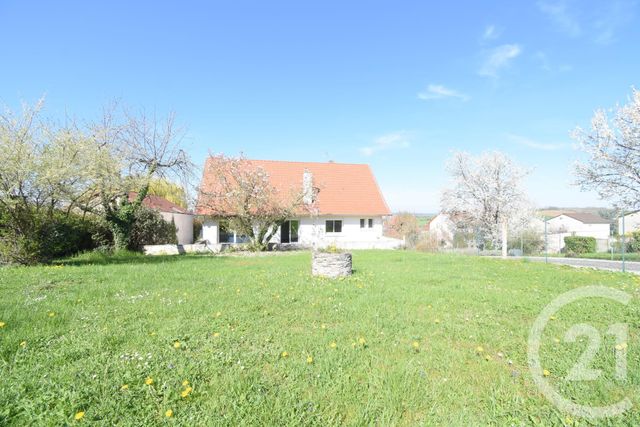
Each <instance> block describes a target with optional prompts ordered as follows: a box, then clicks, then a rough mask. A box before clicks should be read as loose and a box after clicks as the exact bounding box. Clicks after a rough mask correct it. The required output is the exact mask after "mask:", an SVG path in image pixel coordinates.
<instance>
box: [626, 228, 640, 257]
mask: <svg viewBox="0 0 640 427" xmlns="http://www.w3.org/2000/svg"><path fill="white" fill-rule="evenodd" d="M630 234H631V237H630V239H629V242H628V243H627V252H640V230H639V231H632V232H631V233H630Z"/></svg>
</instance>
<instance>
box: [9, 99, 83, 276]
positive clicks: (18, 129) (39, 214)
mask: <svg viewBox="0 0 640 427" xmlns="http://www.w3.org/2000/svg"><path fill="white" fill-rule="evenodd" d="M42 106H43V101H42V100H41V101H39V102H38V103H37V104H36V105H35V106H28V105H24V106H23V110H22V112H21V113H19V114H15V113H13V112H11V111H10V110H8V109H6V110H5V111H4V112H3V113H1V114H0V159H2V161H1V162H0V217H2V218H3V219H2V224H0V258H2V259H4V260H5V261H8V262H17V263H21V264H31V263H36V262H42V261H46V260H48V258H50V256H51V255H52V250H51V248H52V247H53V246H56V245H58V243H60V242H54V241H53V240H52V238H53V236H54V235H56V234H57V233H56V232H55V231H54V229H56V228H58V229H59V228H60V226H63V225H64V224H63V223H64V222H65V221H66V220H67V219H68V217H69V215H70V213H71V210H72V207H73V204H74V201H75V200H76V199H78V198H79V197H81V195H82V194H84V193H85V192H86V190H87V185H88V182H89V175H90V174H89V171H88V168H87V164H89V163H91V159H92V158H93V154H94V153H93V151H92V148H93V144H92V142H91V140H90V138H87V137H86V136H85V135H84V134H82V133H81V132H79V131H78V129H77V128H76V126H75V124H74V123H73V121H69V123H70V124H68V125H66V126H59V125H56V124H54V123H50V122H47V121H45V120H43V119H42V118H41V111H42Z"/></svg>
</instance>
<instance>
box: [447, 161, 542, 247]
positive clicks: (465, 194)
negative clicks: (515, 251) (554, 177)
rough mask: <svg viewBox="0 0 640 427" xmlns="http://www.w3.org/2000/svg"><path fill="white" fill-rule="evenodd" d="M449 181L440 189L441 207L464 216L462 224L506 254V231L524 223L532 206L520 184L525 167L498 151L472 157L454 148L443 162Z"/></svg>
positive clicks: (459, 216)
mask: <svg viewBox="0 0 640 427" xmlns="http://www.w3.org/2000/svg"><path fill="white" fill-rule="evenodd" d="M447 170H448V172H449V174H450V175H451V178H452V181H453V182H452V185H451V187H450V188H447V189H445V190H444V191H443V194H442V209H443V211H444V213H446V214H447V215H449V217H450V218H464V219H465V226H466V227H472V228H474V229H475V230H477V233H479V234H480V235H481V236H482V237H483V238H484V239H485V240H489V241H491V242H492V243H494V244H496V245H497V244H498V243H500V244H501V247H502V256H505V257H506V256H507V240H508V239H507V237H508V236H507V234H508V230H509V229H512V230H513V229H515V228H518V227H520V226H521V224H523V223H526V222H527V221H526V220H525V219H526V218H528V217H531V216H532V212H533V209H532V207H531V203H530V202H529V200H528V198H527V195H526V193H525V191H524V189H523V187H522V180H523V179H524V178H525V177H526V176H527V175H528V174H529V171H528V170H526V169H525V168H523V167H522V166H519V165H517V164H516V163H514V162H513V161H512V160H511V159H510V158H509V157H507V156H506V155H505V154H503V153H500V152H489V153H484V154H482V155H480V156H478V157H473V156H471V155H470V154H468V153H465V152H456V153H454V155H453V158H452V159H451V160H450V161H449V163H448V165H447Z"/></svg>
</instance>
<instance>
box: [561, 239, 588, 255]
mask: <svg viewBox="0 0 640 427" xmlns="http://www.w3.org/2000/svg"><path fill="white" fill-rule="evenodd" d="M564 251H565V253H567V254H569V255H571V254H589V253H594V252H595V251H596V238H595V237H585V236H567V237H565V238H564Z"/></svg>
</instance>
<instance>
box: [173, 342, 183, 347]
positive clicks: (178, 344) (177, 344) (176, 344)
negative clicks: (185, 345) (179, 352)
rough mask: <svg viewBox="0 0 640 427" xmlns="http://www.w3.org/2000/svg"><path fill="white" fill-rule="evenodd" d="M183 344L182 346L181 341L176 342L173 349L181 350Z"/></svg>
mask: <svg viewBox="0 0 640 427" xmlns="http://www.w3.org/2000/svg"><path fill="white" fill-rule="evenodd" d="M181 345H182V344H180V341H176V342H174V343H173V348H180V346H181Z"/></svg>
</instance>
